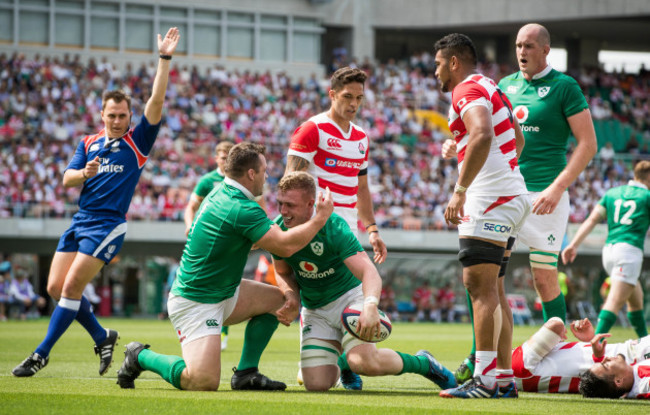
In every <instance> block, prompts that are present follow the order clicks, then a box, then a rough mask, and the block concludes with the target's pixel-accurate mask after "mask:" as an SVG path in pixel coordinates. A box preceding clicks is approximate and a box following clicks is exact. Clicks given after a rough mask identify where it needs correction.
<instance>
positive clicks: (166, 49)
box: [158, 27, 181, 55]
mask: <svg viewBox="0 0 650 415" xmlns="http://www.w3.org/2000/svg"><path fill="white" fill-rule="evenodd" d="M180 38H181V35H180V33H179V31H178V28H177V27H172V28H170V29H169V30H168V31H167V34H166V35H165V38H164V39H163V37H162V36H160V33H158V52H159V53H160V54H161V55H173V54H174V51H175V50H176V46H178V41H179V40H180Z"/></svg>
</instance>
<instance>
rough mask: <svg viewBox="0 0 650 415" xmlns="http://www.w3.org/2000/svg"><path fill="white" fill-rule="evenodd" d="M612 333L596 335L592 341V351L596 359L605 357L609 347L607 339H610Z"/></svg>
mask: <svg viewBox="0 0 650 415" xmlns="http://www.w3.org/2000/svg"><path fill="white" fill-rule="evenodd" d="M610 336H611V334H610V333H600V334H596V335H595V336H594V338H593V339H591V350H592V351H593V353H594V357H597V358H599V359H600V358H601V357H603V356H605V348H606V347H607V337H610Z"/></svg>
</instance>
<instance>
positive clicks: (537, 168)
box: [499, 66, 589, 192]
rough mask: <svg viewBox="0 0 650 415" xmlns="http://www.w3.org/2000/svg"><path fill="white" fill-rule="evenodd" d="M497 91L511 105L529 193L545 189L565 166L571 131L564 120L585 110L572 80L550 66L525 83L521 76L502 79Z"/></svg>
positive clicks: (585, 102) (585, 104)
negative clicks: (520, 134)
mask: <svg viewBox="0 0 650 415" xmlns="http://www.w3.org/2000/svg"><path fill="white" fill-rule="evenodd" d="M499 88H501V90H502V91H504V92H505V93H506V95H507V96H508V99H509V100H510V102H511V103H512V108H513V113H514V115H515V116H516V117H517V121H519V124H520V125H521V129H522V131H523V133H524V137H525V139H526V143H525V145H524V150H523V152H522V154H521V157H519V167H520V169H521V174H522V175H523V176H524V180H525V181H526V187H527V188H528V190H529V191H531V192H541V191H542V190H544V189H546V188H547V187H548V186H549V185H550V184H551V183H553V180H555V178H556V177H557V176H558V175H559V174H560V172H561V171H562V170H563V169H564V167H565V166H566V149H567V142H568V140H569V135H570V134H571V128H570V126H569V122H568V121H567V118H568V117H570V116H572V115H575V114H577V113H579V112H580V111H582V110H584V109H585V108H589V105H588V104H587V100H586V99H585V97H584V95H583V94H582V91H581V90H580V87H579V86H578V83H577V82H576V81H575V79H573V78H571V77H570V76H568V75H565V74H563V73H561V72H558V71H556V70H555V69H553V68H551V67H550V66H548V67H546V69H544V70H543V71H542V72H540V73H539V74H537V75H535V76H534V77H533V79H532V80H531V81H530V82H528V81H527V80H526V78H524V77H523V75H522V73H521V72H516V73H514V74H512V75H509V76H506V77H505V78H503V79H501V81H500V82H499Z"/></svg>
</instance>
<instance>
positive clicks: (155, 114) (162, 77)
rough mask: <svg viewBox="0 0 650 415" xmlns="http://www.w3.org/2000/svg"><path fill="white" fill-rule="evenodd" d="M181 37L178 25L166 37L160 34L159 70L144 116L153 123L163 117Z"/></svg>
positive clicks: (156, 122)
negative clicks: (166, 92)
mask: <svg viewBox="0 0 650 415" xmlns="http://www.w3.org/2000/svg"><path fill="white" fill-rule="evenodd" d="M180 37H181V36H180V33H179V32H178V28H176V27H172V28H170V29H169V30H168V31H167V34H166V35H165V37H164V38H163V37H162V36H160V34H158V53H159V54H160V57H159V59H158V70H157V71H156V77H155V78H154V80H153V91H152V93H151V98H149V101H147V106H146V107H145V109H144V116H145V117H146V118H147V121H149V124H151V125H155V124H158V123H159V122H160V119H161V117H162V107H163V103H164V102H165V91H166V90H167V81H168V79H169V66H170V65H171V60H172V55H173V54H174V51H175V50H176V46H178V41H179V39H180Z"/></svg>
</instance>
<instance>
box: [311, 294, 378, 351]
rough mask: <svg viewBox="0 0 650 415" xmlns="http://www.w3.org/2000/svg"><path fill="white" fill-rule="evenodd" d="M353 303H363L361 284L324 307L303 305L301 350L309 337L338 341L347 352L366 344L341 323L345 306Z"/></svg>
mask: <svg viewBox="0 0 650 415" xmlns="http://www.w3.org/2000/svg"><path fill="white" fill-rule="evenodd" d="M351 304H363V291H362V290H361V285H359V286H358V287H355V288H353V289H351V290H350V291H348V292H347V293H345V294H343V295H342V296H340V297H339V298H338V299H336V300H334V301H332V302H331V303H329V304H327V305H326V306H324V307H321V308H317V309H314V310H310V309H307V308H305V307H303V308H302V311H301V312H300V319H301V321H302V338H301V339H300V343H301V344H300V348H301V350H302V344H303V343H304V342H305V341H306V340H308V339H320V340H334V341H337V342H339V343H341V346H342V347H343V351H345V352H347V351H348V350H351V349H352V348H354V347H356V346H358V345H360V344H366V342H364V341H362V340H359V339H357V338H356V337H354V336H352V335H351V334H349V333H348V332H347V331H346V330H345V328H343V324H342V323H341V313H343V310H345V307H347V306H349V305H351ZM370 344H372V343H370Z"/></svg>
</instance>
